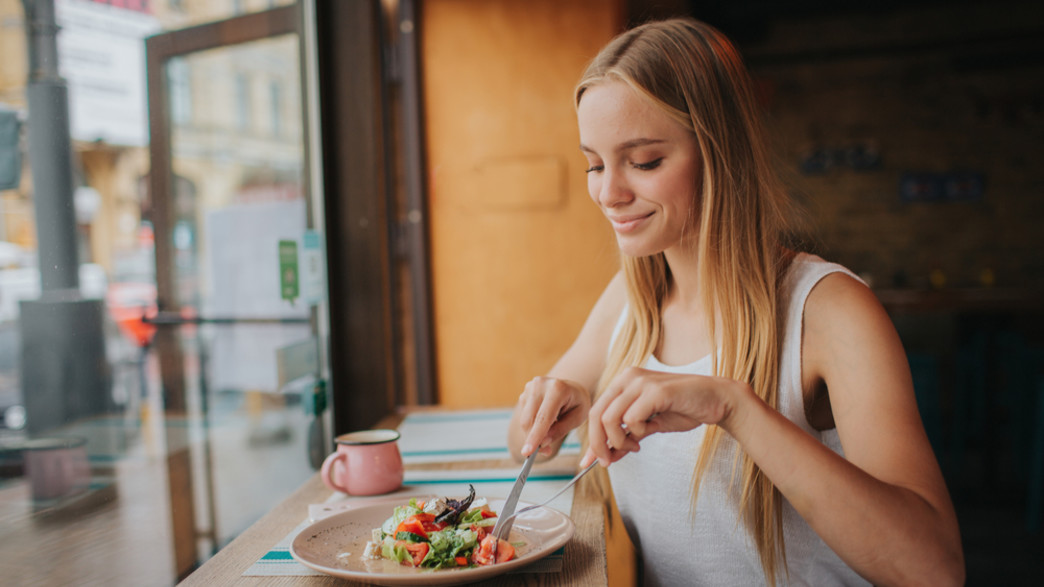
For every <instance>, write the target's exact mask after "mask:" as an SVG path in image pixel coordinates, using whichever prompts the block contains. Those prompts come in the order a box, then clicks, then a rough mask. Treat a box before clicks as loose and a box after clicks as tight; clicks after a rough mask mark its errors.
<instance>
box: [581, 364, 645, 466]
mask: <svg viewBox="0 0 1044 587" xmlns="http://www.w3.org/2000/svg"><path fill="white" fill-rule="evenodd" d="M625 373H626V372H625ZM621 375H624V374H621ZM640 395H641V382H640V380H635V378H633V377H627V376H622V377H618V378H616V379H614V380H613V383H611V384H610V385H609V387H608V388H606V390H605V391H603V392H602V396H601V397H600V398H598V401H597V402H595V405H594V406H592V407H591V413H590V415H589V416H588V420H589V424H588V441H589V443H588V446H589V452H590V453H591V454H592V455H593V456H594V457H595V458H597V459H598V460H599V462H601V463H602V465H603V466H608V465H609V464H610V463H613V462H615V461H617V460H619V459H621V458H622V457H623V456H624V455H625V454H627V453H629V452H637V451H638V450H639V448H640V447H639V444H638V440H640V438H641V437H634V436H632V431H631V430H630V427H629V425H628V424H627V423H626V421H625V419H624V414H625V413H626V412H627V410H628V408H629V407H630V406H631V405H632V404H633V403H634V402H635V401H636V400H637V399H638V398H639V397H640ZM588 464H590V463H589V462H588Z"/></svg>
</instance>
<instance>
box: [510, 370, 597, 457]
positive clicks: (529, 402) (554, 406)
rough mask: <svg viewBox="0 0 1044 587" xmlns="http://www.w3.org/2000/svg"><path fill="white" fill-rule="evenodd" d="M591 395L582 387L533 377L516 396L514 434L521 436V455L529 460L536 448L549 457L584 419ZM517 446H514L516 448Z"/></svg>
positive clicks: (559, 380)
mask: <svg viewBox="0 0 1044 587" xmlns="http://www.w3.org/2000/svg"><path fill="white" fill-rule="evenodd" d="M590 409H591V394H590V393H589V392H588V391H587V390H586V389H584V387H583V386H582V385H580V384H579V383H576V382H574V381H569V380H566V379H557V378H554V377H543V376H542V377H534V378H533V380H532V381H530V382H529V383H527V384H526V387H525V389H524V390H523V391H522V395H520V396H518V405H517V406H516V407H515V415H514V425H513V426H512V427H513V428H515V430H512V432H513V433H520V437H521V438H523V439H524V440H523V441H522V446H521V449H520V451H519V452H520V454H521V456H523V457H528V456H529V455H530V454H531V453H532V452H533V451H534V450H537V449H538V448H539V450H540V452H541V454H543V455H547V456H550V455H552V454H554V453H555V452H556V451H557V450H558V447H559V446H561V444H562V441H563V440H564V439H565V437H566V435H567V434H569V431H570V430H572V429H574V428H576V427H577V426H579V425H580V424H582V423H583V421H584V420H585V419H587V412H588V411H589V410H590ZM516 446H517V445H516Z"/></svg>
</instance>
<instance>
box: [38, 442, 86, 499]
mask: <svg viewBox="0 0 1044 587" xmlns="http://www.w3.org/2000/svg"><path fill="white" fill-rule="evenodd" d="M86 444H87V441H86V440H85V439H83V438H59V437H55V438H37V439H32V440H27V441H26V442H25V444H24V445H23V450H24V453H23V455H24V459H25V474H26V477H28V478H29V486H30V488H31V489H32V495H33V501H45V500H52V499H59V498H62V497H69V496H73V495H76V494H78V493H83V492H85V491H87V488H88V487H89V486H90V482H91V467H90V465H89V464H88V462H87V447H86Z"/></svg>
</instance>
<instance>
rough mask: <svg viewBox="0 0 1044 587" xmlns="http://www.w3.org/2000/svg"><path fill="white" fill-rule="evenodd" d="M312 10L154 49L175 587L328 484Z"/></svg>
mask: <svg viewBox="0 0 1044 587" xmlns="http://www.w3.org/2000/svg"><path fill="white" fill-rule="evenodd" d="M299 22H300V15H299V7H298V6H288V7H283V8H277V9H274V10H270V11H267V12H263V13H257V14H251V15H246V16H241V17H237V18H233V19H229V20H225V21H221V22H216V23H209V24H204V25H200V26H196V27H192V28H190V29H184V30H181V31H174V32H170V33H165V34H162V35H158V36H156V37H152V38H150V39H149V41H148V44H147V47H148V61H149V93H150V124H151V128H150V131H151V134H152V136H151V171H150V179H149V184H150V188H151V189H150V205H149V206H148V209H147V211H146V215H147V220H148V221H150V222H151V223H152V226H153V230H154V234H155V251H156V254H155V259H156V265H155V283H156V294H157V310H158V312H157V314H156V315H155V316H154V317H153V318H151V319H149V320H148V321H149V322H150V323H151V324H152V326H154V328H155V334H154V337H155V340H154V344H153V345H152V348H153V349H154V352H155V353H156V358H157V359H158V362H159V365H160V374H161V380H162V388H163V396H162V407H161V409H162V410H163V413H164V415H165V422H166V425H165V430H166V435H165V436H166V438H165V441H166V445H167V455H168V456H167V459H168V478H169V483H168V484H169V491H170V503H171V522H172V526H173V534H174V541H175V546H174V550H175V559H176V566H177V568H178V572H179V575H183V574H184V573H185V572H187V571H190V570H191V569H192V568H193V567H194V566H195V565H196V564H197V561H198V560H203V559H205V558H206V557H207V556H209V554H211V553H212V552H213V551H214V550H216V549H217V548H220V547H221V546H223V545H224V544H226V543H227V542H228V541H229V540H231V539H232V538H234V537H235V536H236V535H237V534H238V533H240V532H241V531H242V530H244V529H245V528H246V527H248V526H249V525H250V524H251V523H253V522H254V521H255V520H256V519H257V518H259V517H260V516H261V515H262V514H264V513H265V512H267V511H268V510H269V509H271V508H272V507H273V506H274V505H275V504H277V503H278V502H279V501H281V500H282V499H283V498H284V497H286V496H287V495H289V493H291V492H292V491H293V490H294V489H296V488H297V487H298V486H300V485H301V484H302V483H303V482H304V481H305V480H306V479H307V478H308V477H309V476H310V475H312V474H313V473H314V467H315V465H316V462H317V460H318V456H319V455H323V454H324V453H325V451H326V450H327V447H326V446H324V442H325V437H326V436H327V435H326V434H325V433H324V432H323V417H322V414H323V408H324V406H325V405H326V393H325V387H324V385H323V375H322V374H323V372H324V369H323V367H322V366H321V365H320V361H321V359H320V355H321V352H320V350H321V348H322V347H323V344H321V342H320V341H321V340H322V339H323V337H324V333H325V331H326V325H325V320H324V319H323V318H322V308H323V306H324V305H325V286H324V279H323V275H322V271H323V266H324V263H323V262H322V258H323V255H324V251H323V245H322V238H321V234H320V233H319V231H318V230H316V229H315V227H317V226H321V225H322V223H321V221H319V219H317V218H316V217H315V214H316V213H317V212H318V211H320V210H322V202H321V201H318V198H319V196H318V195H317V194H316V193H314V192H312V191H311V190H310V189H309V181H308V177H309V176H310V174H309V169H310V167H309V161H310V160H309V157H308V148H307V144H308V141H307V136H308V132H307V130H306V129H307V124H306V121H307V117H306V116H305V115H303V114H302V113H304V112H307V110H308V108H307V102H306V100H305V99H304V96H303V90H302V89H303V88H305V87H306V84H305V83H304V82H303V79H304V76H303V75H302V71H301V69H302V68H301V64H302V59H301V47H302V41H301V32H300V30H299V28H300V27H299V24H298V23H299Z"/></svg>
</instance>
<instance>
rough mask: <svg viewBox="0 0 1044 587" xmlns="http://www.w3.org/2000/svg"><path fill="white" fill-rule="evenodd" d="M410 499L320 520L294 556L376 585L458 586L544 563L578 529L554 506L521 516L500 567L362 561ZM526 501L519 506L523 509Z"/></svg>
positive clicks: (495, 504) (297, 542)
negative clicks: (378, 532)
mask: <svg viewBox="0 0 1044 587" xmlns="http://www.w3.org/2000/svg"><path fill="white" fill-rule="evenodd" d="M407 501H409V497H406V498H403V497H401V496H400V497H396V498H393V499H392V498H389V499H387V500H379V501H373V502H368V503H366V504H364V505H360V506H359V507H357V508H353V509H350V510H347V511H345V512H342V513H339V514H334V515H332V516H330V517H328V518H324V519H322V520H319V521H317V522H315V523H313V524H311V525H310V526H308V527H307V528H305V529H304V530H301V532H300V533H299V534H298V535H297V536H296V537H294V540H293V542H292V543H291V544H290V554H291V555H292V556H293V557H294V558H295V559H296V560H297V561H298V562H300V563H301V564H303V565H305V566H307V567H310V568H312V569H315V570H316V571H319V572H320V573H325V574H327V575H332V576H334V577H340V578H343V579H352V580H355V581H360V582H363V583H370V584H373V585H456V584H460V583H470V582H472V581H481V580H483V579H488V578H490V577H493V576H496V575H500V574H503V573H506V572H508V571H512V570H515V569H518V568H519V567H523V566H525V565H527V564H529V563H532V562H534V561H536V560H539V559H541V558H543V557H545V556H547V555H549V554H551V553H552V552H554V551H556V550H558V549H559V548H561V547H562V546H563V545H565V543H566V542H568V541H569V539H570V538H572V537H573V532H574V531H575V529H576V527H575V526H574V525H573V521H572V520H571V519H569V516H567V515H565V514H563V513H562V512H560V511H558V510H556V509H552V508H549V507H543V508H537V509H534V510H532V511H529V512H526V513H524V514H521V515H519V516H518V517H517V518H516V519H515V525H514V527H513V528H512V529H511V537H510V541H511V542H512V543H519V542H524V543H525V544H523V545H521V546H518V547H516V550H515V558H514V559H512V560H510V561H507V562H504V563H500V564H496V565H489V566H485V567H474V568H466V569H440V570H435V571H433V570H430V569H417V568H413V567H408V566H403V565H400V564H398V563H395V562H393V561H389V560H384V559H381V560H363V558H362V552H363V549H364V548H365V547H366V542H367V541H368V540H369V539H370V536H371V533H372V531H373V529H374V528H377V527H379V526H380V525H381V524H382V523H384V521H385V520H387V519H388V517H389V516H391V514H392V510H393V509H394V508H395V506H397V505H402V504H404V503H406V502H407ZM526 505H529V504H527V503H525V502H522V501H520V502H518V509H522V508H523V507H525V506H526ZM489 506H490V507H491V508H492V509H493V511H496V512H499V511H500V510H501V508H502V507H503V506H504V500H503V499H490V500H489Z"/></svg>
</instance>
